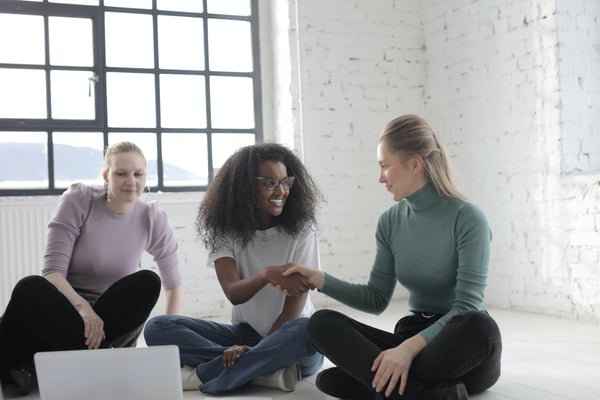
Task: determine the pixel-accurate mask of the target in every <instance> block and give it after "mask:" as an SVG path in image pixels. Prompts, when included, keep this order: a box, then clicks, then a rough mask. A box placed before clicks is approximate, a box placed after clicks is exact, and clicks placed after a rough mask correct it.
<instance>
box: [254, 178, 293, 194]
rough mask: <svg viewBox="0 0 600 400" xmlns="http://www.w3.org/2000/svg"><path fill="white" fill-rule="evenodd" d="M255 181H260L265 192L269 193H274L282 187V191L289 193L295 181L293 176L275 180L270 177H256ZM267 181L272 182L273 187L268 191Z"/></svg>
mask: <svg viewBox="0 0 600 400" xmlns="http://www.w3.org/2000/svg"><path fill="white" fill-rule="evenodd" d="M256 179H257V180H259V181H261V182H262V184H263V186H264V187H265V189H267V191H269V192H274V191H275V190H277V188H278V187H279V186H281V187H283V190H287V191H289V190H290V189H291V188H292V186H294V182H295V181H296V177H295V176H286V177H285V178H283V179H275V178H273V177H272V176H257V177H256ZM269 179H270V180H272V181H273V185H274V186H272V188H270V189H269V186H268V183H267V180H269ZM275 183H277V184H275Z"/></svg>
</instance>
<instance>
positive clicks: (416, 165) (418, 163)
mask: <svg viewBox="0 0 600 400" xmlns="http://www.w3.org/2000/svg"><path fill="white" fill-rule="evenodd" d="M409 166H410V170H411V171H412V172H413V173H414V174H418V173H419V172H421V171H423V157H421V156H413V157H412V158H411V159H410V162H409Z"/></svg>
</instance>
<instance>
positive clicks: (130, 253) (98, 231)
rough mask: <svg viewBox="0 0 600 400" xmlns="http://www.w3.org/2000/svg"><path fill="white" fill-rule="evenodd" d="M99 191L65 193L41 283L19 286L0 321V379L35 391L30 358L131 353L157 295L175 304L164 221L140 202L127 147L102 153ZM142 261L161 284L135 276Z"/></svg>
mask: <svg viewBox="0 0 600 400" xmlns="http://www.w3.org/2000/svg"><path fill="white" fill-rule="evenodd" d="M102 177H103V179H104V187H94V186H88V185H84V184H80V183H77V184H73V185H72V186H71V187H70V188H69V189H68V190H67V191H65V193H64V194H63V196H62V198H61V200H60V202H59V204H58V207H57V209H56V211H55V214H54V216H53V217H52V219H51V220H50V222H49V224H48V237H47V245H46V253H45V256H44V267H43V270H42V276H39V275H33V276H28V277H25V278H23V279H22V280H20V281H19V282H18V283H17V285H16V286H15V288H14V289H13V292H12V296H11V299H10V301H9V303H8V306H7V307H6V310H5V313H4V315H3V316H2V319H1V320H0V379H1V380H2V381H3V382H5V381H6V380H13V381H14V382H15V383H16V384H17V385H18V386H19V387H20V388H21V389H22V390H23V391H24V392H26V393H28V392H31V391H33V390H34V389H35V387H36V381H35V371H34V368H33V364H32V360H33V355H34V354H35V353H36V352H39V351H55V350H75V349H98V348H105V347H128V346H135V344H136V341H137V338H138V335H139V334H140V332H141V329H142V327H143V324H144V322H145V321H146V319H147V318H148V316H149V314H150V312H151V310H152V309H153V307H154V305H155V304H156V301H157V299H158V297H159V295H160V290H161V278H162V286H164V288H165V294H166V307H167V309H166V312H167V313H168V314H174V313H180V312H181V304H182V297H183V290H182V278H181V273H180V270H179V259H178V255H177V251H178V247H177V242H176V241H175V237H174V235H173V231H172V229H171V228H170V226H169V224H168V221H167V215H166V213H165V212H164V211H163V210H161V209H160V208H159V207H158V205H157V204H156V203H147V202H145V201H143V200H141V199H140V196H141V195H142V193H143V191H144V187H145V185H146V159H145V157H144V155H143V153H142V151H141V150H140V148H139V147H138V146H137V145H135V144H134V143H130V142H120V143H117V144H114V145H113V146H111V147H109V148H108V149H107V151H106V156H105V159H104V168H103V171H102ZM144 251H147V252H148V253H149V254H151V255H152V256H153V258H154V261H155V262H156V264H157V265H158V271H159V273H160V277H159V276H158V275H157V274H156V273H154V272H152V271H150V270H147V269H140V258H141V256H142V254H143V252H144Z"/></svg>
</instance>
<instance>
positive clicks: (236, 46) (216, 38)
mask: <svg viewBox="0 0 600 400" xmlns="http://www.w3.org/2000/svg"><path fill="white" fill-rule="evenodd" d="M251 39H252V36H251V32H250V23H249V22H245V21H226V20H217V19H211V20H208V60H209V65H210V69H211V70H212V71H232V72H252V40H251Z"/></svg>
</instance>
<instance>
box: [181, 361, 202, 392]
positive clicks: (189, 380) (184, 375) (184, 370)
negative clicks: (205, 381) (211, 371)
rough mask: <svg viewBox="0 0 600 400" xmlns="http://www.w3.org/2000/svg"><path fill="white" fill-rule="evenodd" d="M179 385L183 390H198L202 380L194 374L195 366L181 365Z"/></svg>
mask: <svg viewBox="0 0 600 400" xmlns="http://www.w3.org/2000/svg"><path fill="white" fill-rule="evenodd" d="M181 386H182V388H183V390H200V386H202V381H201V380H200V378H198V375H197V374H196V368H192V367H190V366H187V365H184V366H183V367H181Z"/></svg>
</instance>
